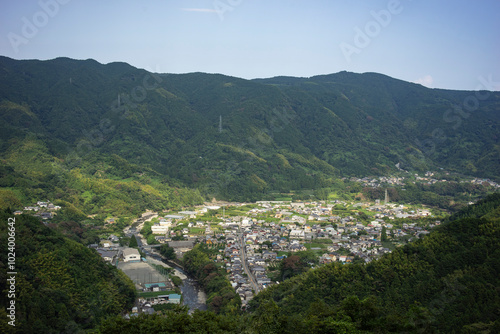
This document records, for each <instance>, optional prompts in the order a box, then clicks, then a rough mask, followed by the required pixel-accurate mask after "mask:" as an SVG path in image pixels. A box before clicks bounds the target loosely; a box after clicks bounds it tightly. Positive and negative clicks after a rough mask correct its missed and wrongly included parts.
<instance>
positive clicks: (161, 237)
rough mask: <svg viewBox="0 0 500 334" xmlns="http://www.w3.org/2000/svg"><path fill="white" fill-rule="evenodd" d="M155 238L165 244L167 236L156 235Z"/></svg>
mask: <svg viewBox="0 0 500 334" xmlns="http://www.w3.org/2000/svg"><path fill="white" fill-rule="evenodd" d="M155 240H156V241H158V242H159V243H160V244H164V243H165V242H166V240H167V238H165V236H163V235H157V236H155Z"/></svg>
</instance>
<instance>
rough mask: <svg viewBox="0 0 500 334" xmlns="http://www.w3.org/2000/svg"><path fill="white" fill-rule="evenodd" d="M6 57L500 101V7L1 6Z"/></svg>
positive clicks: (4, 1) (122, 2) (424, 3)
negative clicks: (402, 87)
mask: <svg viewBox="0 0 500 334" xmlns="http://www.w3.org/2000/svg"><path fill="white" fill-rule="evenodd" d="M0 55H2V56H7V57H10V58H14V59H41V60H46V59H53V58H57V57H70V58H74V59H89V58H92V59H95V60H97V61H98V62H100V63H104V64H106V63H110V62H115V61H122V62H127V63H129V64H131V65H133V66H135V67H138V68H143V69H146V70H149V71H154V72H160V73H189V72H207V73H221V74H225V75H230V76H235V77H240V78H245V79H253V78H269V77H273V76H279V75H285V76H297V77H311V76H314V75H321V74H329V73H337V72H339V71H349V72H356V73H364V72H377V73H382V74H385V75H389V76H391V77H394V78H397V79H401V80H405V81H409V82H416V83H420V84H423V85H424V86H427V87H430V88H445V89H459V90H478V89H488V90H500V1H498V0H482V1H473V0H308V1H306V0H150V1H148V0H143V1H139V0H85V1H83V0H39V1H32V0H23V1H11V0H0Z"/></svg>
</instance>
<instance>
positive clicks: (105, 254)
mask: <svg viewBox="0 0 500 334" xmlns="http://www.w3.org/2000/svg"><path fill="white" fill-rule="evenodd" d="M97 253H99V255H101V258H102V259H103V260H104V261H106V262H113V259H114V257H115V256H116V255H117V254H118V251H112V250H106V249H98V250H97Z"/></svg>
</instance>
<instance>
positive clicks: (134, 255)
mask: <svg viewBox="0 0 500 334" xmlns="http://www.w3.org/2000/svg"><path fill="white" fill-rule="evenodd" d="M123 261H125V262H137V261H141V254H139V251H138V250H137V249H135V248H125V249H124V250H123Z"/></svg>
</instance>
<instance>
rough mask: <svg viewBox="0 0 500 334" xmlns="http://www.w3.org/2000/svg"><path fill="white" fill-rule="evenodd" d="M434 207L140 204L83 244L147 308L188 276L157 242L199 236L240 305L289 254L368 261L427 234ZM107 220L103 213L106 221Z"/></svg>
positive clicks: (176, 292)
mask: <svg viewBox="0 0 500 334" xmlns="http://www.w3.org/2000/svg"><path fill="white" fill-rule="evenodd" d="M433 212H435V210H434V209H432V210H431V209H428V208H422V207H414V206H404V205H400V204H394V203H387V202H382V203H381V201H379V200H377V201H375V202H345V201H331V202H325V201H318V202H314V201H312V202H291V201H260V202H257V203H216V204H213V203H209V204H208V205H204V206H199V207H194V208H191V210H188V211H187V210H186V211H179V212H175V213H171V212H169V213H167V214H163V213H161V214H160V213H155V212H147V213H145V214H144V215H143V217H142V218H140V219H138V220H137V221H136V222H134V224H132V226H129V227H127V228H125V230H124V231H122V233H121V234H120V233H115V234H110V235H107V236H104V235H103V239H102V240H101V242H100V243H99V244H94V245H90V246H89V247H92V248H94V249H96V251H97V252H99V254H100V255H101V257H102V258H103V260H105V261H108V262H109V263H112V264H113V265H116V266H117V267H118V268H120V269H121V270H123V271H124V272H125V273H126V274H127V275H128V276H129V277H130V278H131V279H132V280H133V281H134V282H135V283H136V287H137V289H138V290H139V291H140V293H139V295H140V296H141V298H140V300H139V301H138V304H137V311H138V312H147V313H150V312H152V309H153V308H154V309H158V306H159V305H163V304H179V303H180V302H185V301H184V300H183V299H184V296H183V293H182V289H183V287H181V288H180V289H179V285H177V286H176V284H175V283H174V282H173V279H172V277H182V279H183V281H184V283H188V282H187V281H188V280H187V277H186V276H185V275H184V274H183V273H182V271H181V270H180V269H179V268H175V270H173V269H171V267H172V264H173V265H174V266H175V263H171V262H170V263H169V264H166V263H165V261H162V259H161V257H160V254H159V252H158V247H159V246H161V245H162V244H165V245H169V246H170V247H172V248H173V249H174V250H175V253H176V257H177V259H182V257H183V254H184V253H185V252H187V251H189V250H190V249H192V248H193V247H194V245H195V244H197V243H200V244H203V245H204V246H205V247H208V248H211V249H214V250H216V253H217V255H215V256H214V257H213V261H214V263H215V264H216V265H217V266H218V267H219V268H221V269H222V270H224V271H225V272H226V273H227V278H228V280H229V281H230V283H231V285H232V286H233V288H234V289H235V291H236V293H237V294H238V295H239V296H240V298H241V304H242V308H245V307H246V306H247V304H248V302H249V301H250V300H251V299H252V298H253V296H254V294H256V293H258V292H259V291H261V290H262V289H265V288H267V287H268V286H270V285H273V284H279V280H280V279H281V278H280V279H277V275H278V271H279V265H280V262H281V261H283V260H284V259H286V258H287V257H288V256H290V255H294V254H302V253H304V252H307V253H308V254H310V255H311V254H313V256H314V258H313V260H311V261H310V266H311V267H316V266H321V265H324V264H327V263H331V262H340V263H350V262H354V261H362V262H365V263H367V262H370V261H372V260H374V259H376V258H378V257H380V256H382V255H383V254H385V253H388V252H390V251H391V250H392V249H394V247H397V246H399V245H403V244H405V243H407V242H411V241H412V240H414V239H417V238H421V237H422V236H424V235H426V234H428V233H429V230H430V229H431V228H433V227H434V226H437V225H439V224H440V221H439V220H438V219H437V218H436V214H435V213H433ZM436 213H437V214H438V215H439V212H436ZM113 224H114V219H109V220H108V223H107V225H108V227H113ZM134 236H136V237H137V238H138V240H139V245H138V249H136V248H130V247H126V246H125V247H123V246H120V240H121V239H123V238H126V237H134ZM134 314H135V315H136V314H138V313H137V312H132V315H134Z"/></svg>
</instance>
